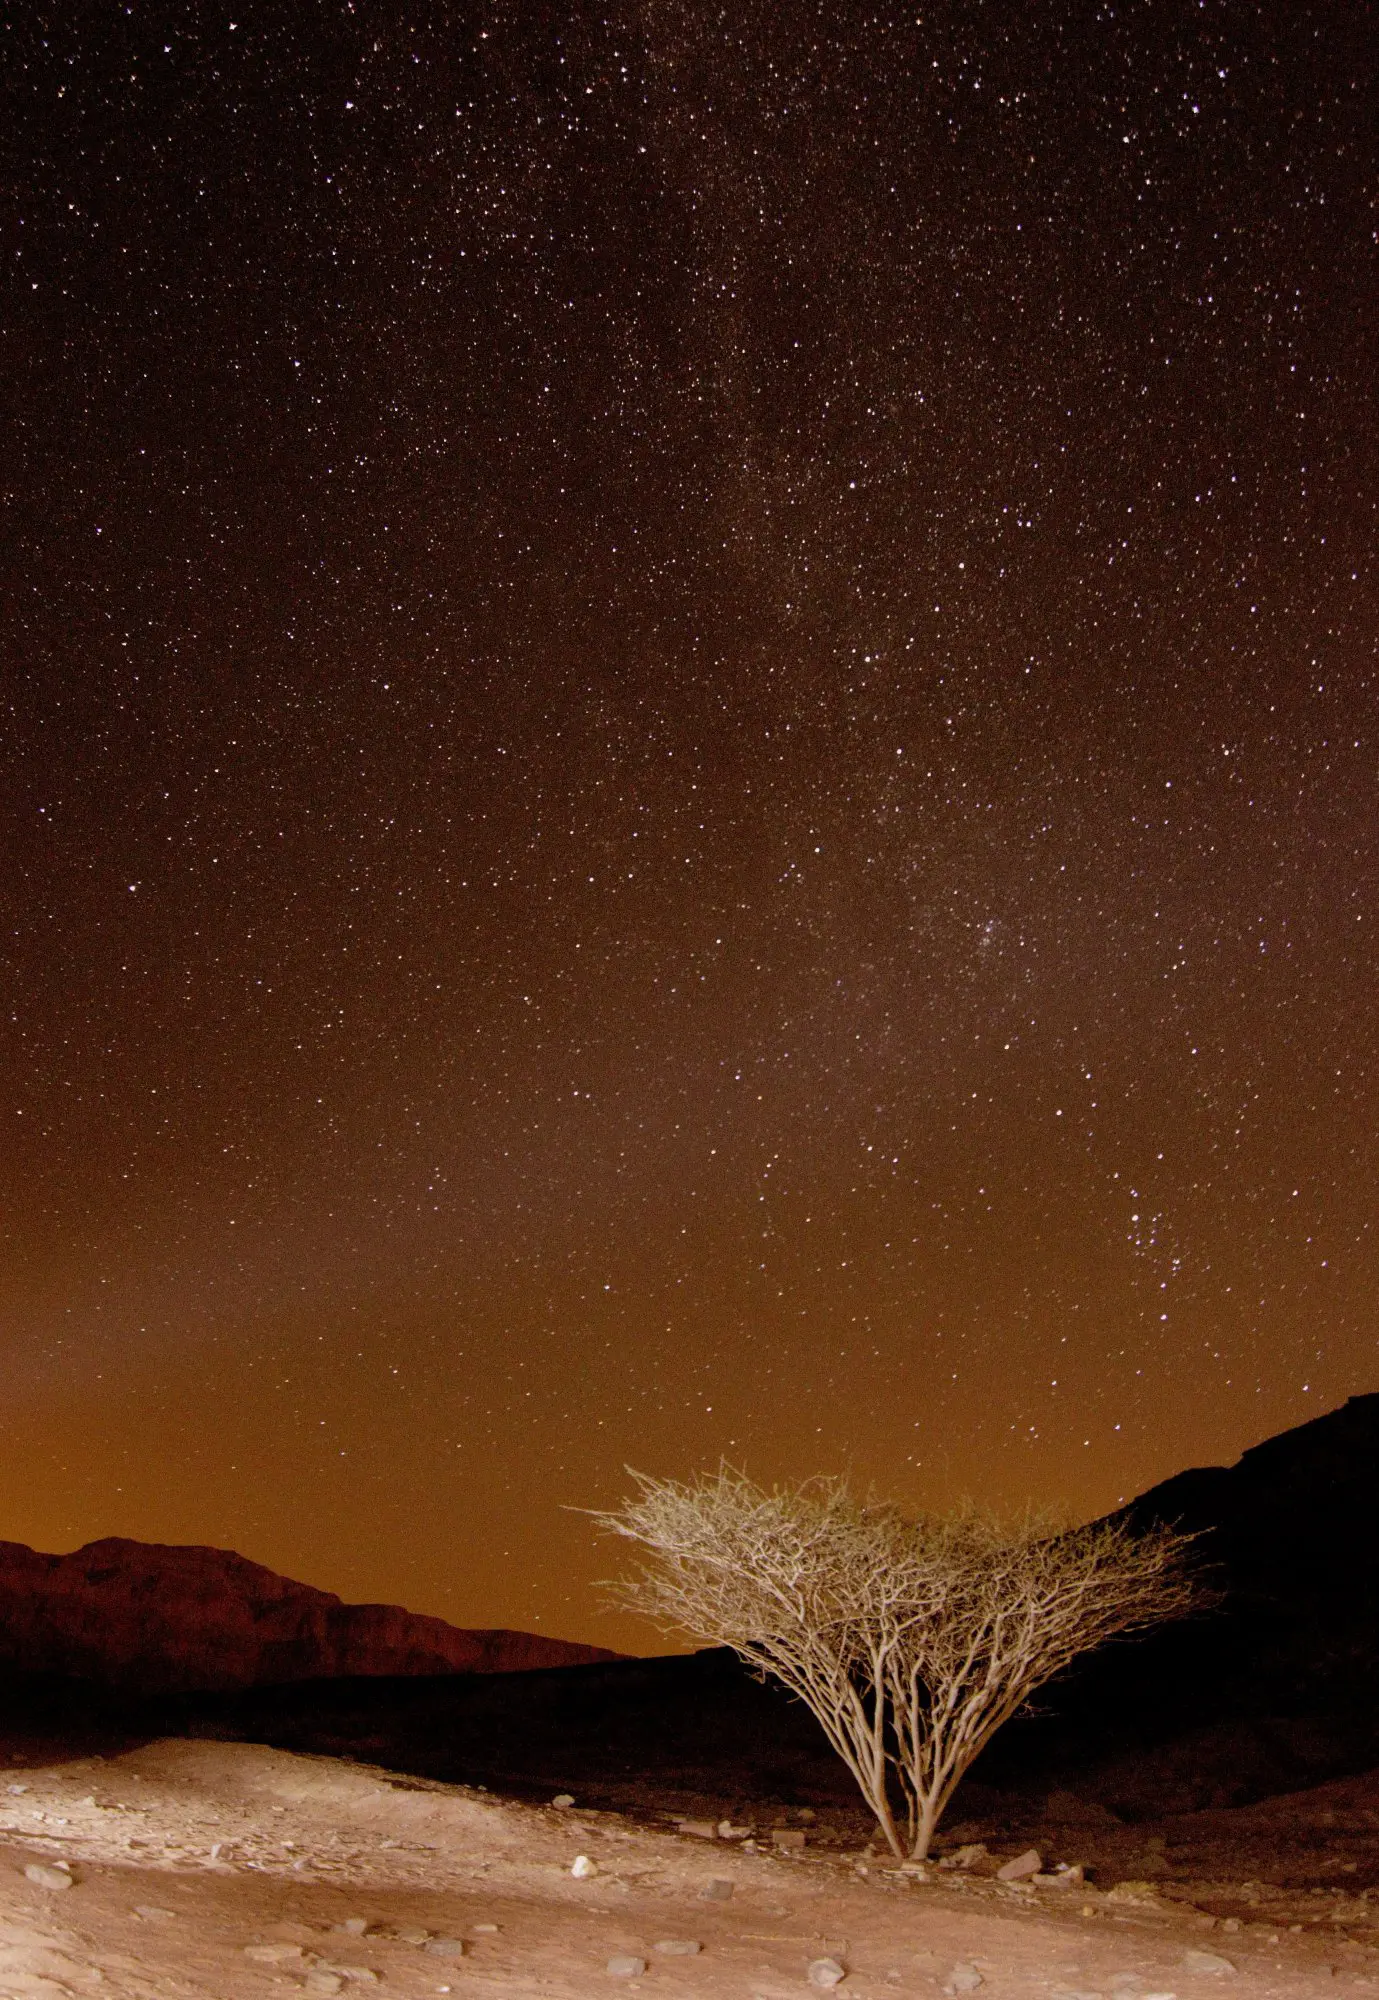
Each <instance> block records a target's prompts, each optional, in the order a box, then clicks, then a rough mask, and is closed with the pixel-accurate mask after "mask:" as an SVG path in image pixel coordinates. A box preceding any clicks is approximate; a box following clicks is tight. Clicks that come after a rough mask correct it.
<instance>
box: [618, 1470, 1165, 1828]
mask: <svg viewBox="0 0 1379 2000" xmlns="http://www.w3.org/2000/svg"><path fill="white" fill-rule="evenodd" d="M632 1478H633V1480H634V1482H635V1485H636V1492H635V1493H634V1495H633V1496H632V1498H631V1499H629V1500H627V1501H626V1502H625V1503H624V1505H623V1506H622V1507H621V1508H620V1509H618V1510H617V1511H616V1512H614V1513H600V1514H596V1515H595V1517H594V1518H595V1519H596V1520H597V1521H598V1522H599V1524H600V1526H601V1527H602V1528H604V1529H605V1530H606V1531H607V1532H608V1533H610V1534H614V1535H618V1536H621V1537H623V1538H624V1539H626V1540H628V1541H630V1542H634V1543H636V1544H637V1545H638V1546H639V1547H640V1548H641V1549H642V1550H644V1551H645V1552H646V1553H645V1558H644V1560H643V1561H642V1562H641V1563H640V1564H639V1565H638V1567H637V1568H636V1569H635V1571H633V1572H632V1573H631V1574H630V1575H628V1576H626V1577H624V1578H623V1579H622V1581H621V1582H620V1583H619V1584H617V1585H615V1586H614V1588H615V1591H616V1595H617V1599H618V1602H619V1603H620V1604H622V1605H623V1606H624V1607H625V1608H627V1609H628V1610H632V1611H636V1612H639V1613H641V1614H642V1615H644V1616H646V1617H649V1618H651V1619H652V1620H653V1621H654V1622H655V1623H656V1624H658V1625H660V1626H661V1627H662V1628H663V1629H665V1630H671V1631H679V1632H683V1633H686V1634H688V1635H689V1636H690V1637H692V1638H695V1639H699V1640H706V1641H708V1642H710V1643H712V1644H715V1645H724V1646H730V1647H732V1649H733V1650H734V1652H736V1653H737V1654H738V1655H739V1656H740V1657H741V1658H742V1659H743V1660H745V1661H747V1662H748V1663H749V1664H750V1665H751V1666H753V1667H756V1668H757V1669H758V1670H759V1671H760V1672H761V1673H762V1674H763V1675H766V1674H771V1675H773V1676H774V1677H775V1678H776V1679H777V1680H778V1681H780V1682H782V1683H783V1684H784V1686H785V1687H787V1688H788V1689H789V1690H790V1691H791V1693H792V1694H795V1695H797V1696H798V1697H799V1699H800V1700H801V1701H802V1702H804V1704H805V1706H806V1707H807V1708H809V1709H810V1710H811V1711H812V1712H813V1714H814V1715H815V1716H816V1717H817V1719H818V1721H819V1723H820V1724H821V1725H822V1728H823V1731H824V1734H825V1735H826V1736H827V1738H828V1740H829V1742H830V1743H831V1745H832V1746H833V1748H834V1750H836V1751H837V1753H838V1755H839V1756H840V1757H841V1758H842V1760H843V1762H844V1763H845V1764H846V1765H847V1767H848V1769H849V1770H850V1771H851V1773H852V1775H853V1777H854V1778H855V1779H856V1781H857V1784H858V1787H859V1789H860V1790H861V1793H862V1796H863V1797H864V1798H865V1800H866V1802H867V1804H868V1806H869V1807H870V1808H871V1810H872V1812H873V1813H874V1814H875V1815H876V1819H877V1822H878V1824H879V1825H880V1827H881V1830H882V1832H883V1833H884V1835H885V1837H886V1840H887V1842H888V1844H889V1846H890V1848H891V1850H892V1852H893V1853H895V1854H896V1855H897V1856H904V1855H905V1854H907V1853H908V1854H910V1855H913V1856H914V1857H915V1858H916V1859H922V1858H923V1856H924V1855H926V1854H927V1853H928V1851H929V1843H930V1841H931V1839H932V1837H933V1833H934V1829H935V1827H936V1826H937V1825H938V1822H939V1818H940V1816H941V1815H942V1813H943V1811H944V1809H945V1807H946V1806H947V1805H948V1802H949V1800H950V1799H951V1798H952V1796H953V1793H954V1791H955V1790H956V1788H957V1785H958V1782H959V1780H960V1779H961V1777H962V1775H963V1773H964V1772H965V1771H966V1770H967V1769H968V1767H969V1766H970V1765H971V1763H972V1761H973V1759H974V1758H975V1757H976V1756H977V1754H978V1752H979V1751H980V1750H982V1749H983V1748H984V1747H985V1745H986V1744H987V1743H989V1742H990V1740H991V1738H992V1736H993V1735H994V1734H995V1733H996V1731H997V1730H998V1729H999V1728H1000V1727H1001V1725H1002V1723H1004V1722H1008V1721H1009V1720H1010V1718H1011V1717H1012V1716H1013V1715H1015V1714H1016V1713H1017V1711H1018V1710H1019V1709H1021V1708H1022V1707H1023V1706H1024V1705H1025V1703H1026V1702H1027V1701H1028V1699H1029V1697H1030V1695H1031V1694H1032V1693H1033V1692H1034V1690H1035V1689H1036V1688H1038V1687H1040V1686H1042V1685H1043V1683H1044V1682H1046V1681H1048V1680H1050V1679H1052V1678H1053V1676H1054V1675H1056V1674H1058V1673H1061V1672H1062V1671H1063V1670H1064V1668H1066V1667H1067V1666H1068V1665H1069V1664H1070V1663H1071V1662H1072V1661H1073V1660H1075V1659H1076V1658H1077V1657H1078V1655H1079V1654H1081V1653H1085V1652H1087V1651H1088V1650H1089V1649H1090V1648H1092V1647H1094V1646H1098V1645H1100V1644H1101V1643H1102V1642H1103V1641H1104V1640H1106V1639H1109V1638H1111V1637H1113V1636H1114V1635H1116V1634H1117V1633H1126V1632H1133V1631H1137V1630H1140V1629H1142V1628H1144V1627H1146V1626H1149V1625H1155V1624H1158V1623H1159V1622H1160V1621H1161V1620H1163V1619H1167V1618H1173V1617H1180V1616H1182V1615H1183V1614H1184V1613H1185V1612H1186V1611H1188V1610H1189V1609H1190V1608H1191V1607H1192V1605H1193V1604H1194V1602H1195V1601H1196V1600H1197V1595H1198V1593H1197V1590H1196V1586H1195V1584H1194V1581H1193V1578H1192V1576H1191V1573H1190V1571H1189V1568H1188V1565H1187V1562H1186V1555H1187V1549H1188V1544H1189V1541H1190V1537H1188V1536H1185V1535H1181V1534H1178V1533H1175V1532H1174V1531H1173V1530H1171V1529H1167V1528H1157V1529H1153V1530H1151V1531H1149V1532H1148V1533H1145V1534H1134V1533H1132V1532H1131V1530H1130V1529H1129V1528H1128V1527H1126V1526H1124V1525H1123V1524H1120V1523H1116V1522H1105V1521H1103V1522H1097V1523H1094V1524H1093V1525H1092V1526H1090V1527H1085V1528H1072V1529H1067V1530H1062V1531H1060V1530H1058V1529H1057V1528H1056V1527H1055V1526H1054V1525H1053V1524H1051V1523H1050V1522H1049V1521H1047V1520H1042V1519H1040V1518H1038V1517H1036V1516H1033V1515H1031V1516H1027V1517H1026V1518H1025V1519H1023V1520H1022V1521H1019V1522H1017V1523H1016V1524H1014V1525H1011V1524H1009V1523H1005V1524H1003V1523H1002V1522H1000V1521H998V1520H997V1519H996V1518H995V1517H993V1516H991V1515H989V1514H985V1513H982V1512H980V1511H978V1510H977V1509H975V1508H970V1507H968V1508H963V1509H960V1510H959V1511H957V1512H955V1513H952V1514H948V1515H943V1516H930V1517H921V1518H920V1519H918V1520H914V1519H910V1518H908V1517H907V1516H905V1515H904V1514H903V1513H902V1512H901V1511H900V1510H899V1509H898V1508H896V1507H893V1506H889V1505H885V1504H876V1503H873V1502H870V1501H869V1502H865V1503H864V1502H861V1501H859V1500H857V1499H856V1498H854V1496H853V1495H852V1493H851V1492H850V1491H849V1488H848V1486H847V1483H846V1481H844V1480H840V1479H811V1480H805V1481H803V1482H801V1483H800V1484H798V1485H795V1486H789V1487H777V1488H774V1489H773V1490H771V1491H767V1490H765V1489H764V1488H762V1487H759V1486H757V1485H754V1484H753V1482H752V1481H751V1480H749V1479H748V1478H747V1477H746V1476H745V1474H743V1473H740V1472H736V1471H733V1470H732V1469H731V1468H730V1467H727V1466H724V1467H721V1468H720V1469H719V1470H718V1472H716V1473H712V1474H708V1473H706V1474H701V1475H700V1476H699V1477H698V1478H696V1479H694V1480H691V1481H689V1482H686V1483H679V1482H677V1481H675V1480H668V1479H651V1478H647V1477H646V1476H645V1475H643V1474H641V1473H635V1472H634V1473H633V1474H632ZM897 1790H898V1792H899V1795H900V1798H901V1801H902V1802H903V1803H902V1806H901V1810H900V1811H899V1813H897V1811H896V1809H895V1803H894V1798H895V1793H896V1791H897Z"/></svg>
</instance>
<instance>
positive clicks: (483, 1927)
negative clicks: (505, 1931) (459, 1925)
mask: <svg viewBox="0 0 1379 2000" xmlns="http://www.w3.org/2000/svg"><path fill="white" fill-rule="evenodd" d="M471 1929H472V1930H474V1931H476V1932H478V1933H479V1934H480V1935H481V1936H484V1937H497V1935H498V1926H497V1924H473V1925H471Z"/></svg>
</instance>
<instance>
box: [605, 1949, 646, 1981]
mask: <svg viewBox="0 0 1379 2000" xmlns="http://www.w3.org/2000/svg"><path fill="white" fill-rule="evenodd" d="M608 1970H609V1971H610V1972H611V1973H612V1975H613V1977H614V1978H615V1979H640V1978H641V1976H642V1974H643V1973H644V1972H645V1971H646V1960H645V1959H644V1958H634V1957H633V1955H632V1953H631V1952H630V1951H615V1952H614V1954H613V1956H612V1957H611V1958H610V1959H609V1961H608Z"/></svg>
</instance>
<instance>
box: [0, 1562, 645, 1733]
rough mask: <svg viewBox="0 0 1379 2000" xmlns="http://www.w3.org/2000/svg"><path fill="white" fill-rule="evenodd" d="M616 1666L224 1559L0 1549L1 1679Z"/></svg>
mask: <svg viewBox="0 0 1379 2000" xmlns="http://www.w3.org/2000/svg"><path fill="white" fill-rule="evenodd" d="M617 1657H618V1656H617V1655H616V1654H614V1653H611V1652H608V1651H607V1650H605V1649H603V1648H601V1647H598V1646H583V1645H578V1644H576V1643H574V1642H571V1641H566V1640H563V1639H547V1638H542V1637H540V1636H538V1635H537V1634H535V1633H531V1632H507V1631H501V1630H498V1631H464V1630H461V1629H460V1628H459V1627H458V1626H455V1625H449V1624H447V1623H446V1621H445V1620H444V1619H443V1618H430V1617H426V1616H424V1615H421V1614H419V1613H416V1612H412V1611H404V1610H403V1609H402V1608H401V1607H400V1606H399V1605H395V1604H345V1603H342V1601H341V1600H340V1598H338V1597H336V1596H335V1595H334V1593H333V1592H331V1591H328V1590H315V1589H313V1588H312V1587H311V1586H310V1585H309V1584H305V1583H296V1582H294V1581H293V1580H292V1579H291V1578H290V1577H285V1576H278V1575H276V1574H275V1573H274V1571H272V1570H270V1569H265V1568H264V1567H263V1565H262V1564H260V1563H255V1562H250V1561H248V1560H247V1559H246V1558H245V1557H244V1556H240V1555H235V1554H234V1553H233V1552H231V1551H230V1550H227V1549H210V1548H198V1547H169V1546H165V1545H163V1544H161V1543H156V1542H136V1541H128V1540H125V1539H124V1538H122V1537H120V1536H110V1537H108V1538H106V1539H105V1540H103V1541H98V1542H88V1543H87V1544H86V1546H85V1547H84V1548H80V1549H77V1550H76V1551H75V1552H74V1553H73V1554H71V1555H65V1556H58V1555H43V1554H41V1553H39V1552H38V1551H37V1550H35V1549H31V1548H28V1547H26V1546H25V1545H24V1544H23V1543H22V1542H0V1669H8V1670H10V1671H11V1672H15V1673H21V1674H44V1675H60V1676H64V1677H67V1678H70V1679H75V1680H82V1681H88V1682H95V1683H97V1684H99V1685H101V1686H106V1687H115V1688H124V1689H130V1690H133V1691H137V1692H140V1693H149V1694H154V1693H173V1692H184V1691H190V1690H193V1689H206V1690H209V1689H234V1688H250V1687H261V1686H265V1685H270V1684H280V1683H283V1682H288V1681H302V1680H313V1679H334V1678H337V1677H339V1676H342V1675H348V1676H365V1677H368V1676H373V1675H379V1674H388V1675H414V1674H415V1675H424V1674H456V1673H465V1674H503V1673H514V1672H522V1671H527V1670H530V1669H533V1668H539V1667H573V1666H586V1665H591V1664H593V1663H595V1662H597V1661H603V1660H613V1659H616V1658H617Z"/></svg>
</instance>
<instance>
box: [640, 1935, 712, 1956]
mask: <svg viewBox="0 0 1379 2000" xmlns="http://www.w3.org/2000/svg"><path fill="white" fill-rule="evenodd" d="M651 1949H652V1950H653V1951H654V1952H656V1953H657V1954H658V1956H659V1957H661V1958H697V1957H698V1956H699V1953H700V1952H701V1951H702V1950H703V1946H702V1945H701V1944H700V1942H699V1940H698V1938H662V1939H661V1942H660V1943H659V1944H654V1945H652V1947H651Z"/></svg>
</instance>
